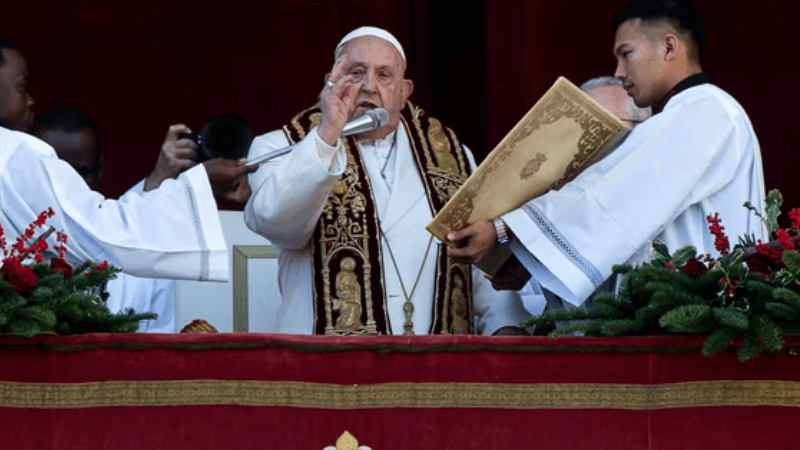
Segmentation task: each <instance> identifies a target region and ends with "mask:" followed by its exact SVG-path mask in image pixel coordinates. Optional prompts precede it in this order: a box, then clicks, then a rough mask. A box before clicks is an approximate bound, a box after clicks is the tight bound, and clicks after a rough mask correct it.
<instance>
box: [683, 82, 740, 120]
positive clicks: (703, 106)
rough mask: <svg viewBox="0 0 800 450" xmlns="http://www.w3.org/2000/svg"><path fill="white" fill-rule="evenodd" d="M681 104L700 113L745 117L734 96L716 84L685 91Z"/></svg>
mask: <svg viewBox="0 0 800 450" xmlns="http://www.w3.org/2000/svg"><path fill="white" fill-rule="evenodd" d="M682 94H684V95H682V96H681V97H683V98H682V101H681V103H682V104H683V105H685V106H686V107H689V108H691V109H694V110H697V111H698V113H700V112H701V111H702V113H708V112H711V111H715V110H716V111H718V112H724V113H725V114H726V115H728V116H744V117H746V115H747V114H746V113H745V111H744V108H742V105H740V104H739V102H738V101H736V99H735V98H733V96H732V95H730V94H729V93H727V92H726V91H725V90H723V89H722V88H720V87H719V86H716V85H714V84H703V85H700V86H695V87H692V88H690V89H687V90H686V91H684V92H683V93H682Z"/></svg>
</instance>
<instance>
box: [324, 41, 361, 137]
mask: <svg viewBox="0 0 800 450" xmlns="http://www.w3.org/2000/svg"><path fill="white" fill-rule="evenodd" d="M346 69H347V55H342V56H341V57H339V59H338V60H336V63H335V64H334V65H333V69H332V70H331V73H330V74H329V75H328V76H327V77H326V80H325V88H323V89H322V92H320V94H319V103H320V109H321V110H322V120H321V121H320V124H319V128H317V134H319V137H320V138H321V139H322V140H323V141H325V142H326V143H327V144H328V145H331V146H333V145H336V140H337V139H339V135H340V134H341V133H342V128H344V125H345V124H346V123H347V121H348V120H349V119H350V115H351V114H352V113H353V109H354V108H355V103H356V99H357V98H358V93H359V91H360V90H361V84H360V83H356V84H353V77H352V76H350V75H345V71H346Z"/></svg>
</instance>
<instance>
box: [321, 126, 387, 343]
mask: <svg viewBox="0 0 800 450" xmlns="http://www.w3.org/2000/svg"><path fill="white" fill-rule="evenodd" d="M345 152H346V154H347V166H346V167H345V171H344V173H343V174H342V175H341V176H340V177H339V179H338V180H337V181H336V183H335V184H334V186H333V189H332V190H331V194H330V195H329V197H328V201H327V202H326V203H325V206H324V208H323V211H322V216H323V217H322V219H324V220H322V221H321V222H322V229H321V234H322V237H321V241H320V242H319V243H318V245H319V248H318V251H320V252H322V253H321V256H322V267H323V268H322V279H323V293H322V295H323V303H324V305H325V334H367V333H369V334H373V333H376V332H377V325H376V323H375V318H374V314H373V311H372V306H373V304H372V287H371V282H370V274H371V267H370V264H369V239H370V236H369V235H368V232H367V220H368V219H369V218H368V217H367V214H366V208H367V199H366V197H365V196H364V194H362V193H361V192H360V191H359V190H358V188H359V187H360V185H361V183H362V182H363V181H362V180H360V179H359V172H358V168H357V166H356V162H355V156H354V155H353V152H352V149H351V148H350V146H349V145H348V144H347V141H345ZM344 252H346V254H347V255H349V256H344V257H343V256H342V255H343V254H345V253H344ZM340 253H341V254H340ZM337 257H341V261H339V265H340V267H341V268H342V269H343V270H344V269H345V267H347V269H348V270H346V271H343V272H340V273H338V274H337V276H336V291H337V292H336V293H335V297H334V295H333V294H332V293H331V265H332V264H335V263H336V262H337V261H336V260H337ZM356 259H357V260H358V261H360V263H361V266H362V269H363V277H362V278H363V288H364V297H363V298H364V299H365V300H366V301H365V303H366V310H367V324H366V326H365V325H364V324H363V323H362V322H361V314H362V310H363V308H362V304H361V301H362V295H361V287H362V283H360V282H359V280H358V278H359V277H358V276H357V275H356V268H357V266H358V262H357V261H356ZM334 312H336V313H338V316H337V317H336V319H335V321H334V317H333V314H334Z"/></svg>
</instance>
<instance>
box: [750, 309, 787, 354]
mask: <svg viewBox="0 0 800 450" xmlns="http://www.w3.org/2000/svg"><path fill="white" fill-rule="evenodd" d="M754 322H755V331H756V334H757V335H758V337H760V338H761V339H763V340H764V344H766V347H767V348H768V349H770V350H780V349H781V348H783V334H782V333H781V330H780V328H778V326H777V325H775V323H774V322H772V321H771V320H769V318H768V317H767V316H766V314H759V315H757V316H755V318H754Z"/></svg>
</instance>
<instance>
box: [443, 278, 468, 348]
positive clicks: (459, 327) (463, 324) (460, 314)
mask: <svg viewBox="0 0 800 450" xmlns="http://www.w3.org/2000/svg"><path fill="white" fill-rule="evenodd" d="M453 272H454V273H453V277H452V282H451V285H452V286H453V290H452V291H451V292H450V304H449V305H448V306H449V307H450V308H449V309H450V314H451V315H452V316H453V321H452V322H451V323H450V324H449V331H450V334H469V322H467V319H466V316H467V297H466V295H465V294H464V278H463V277H462V276H461V274H460V273H458V272H456V271H453ZM445 326H447V321H445Z"/></svg>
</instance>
